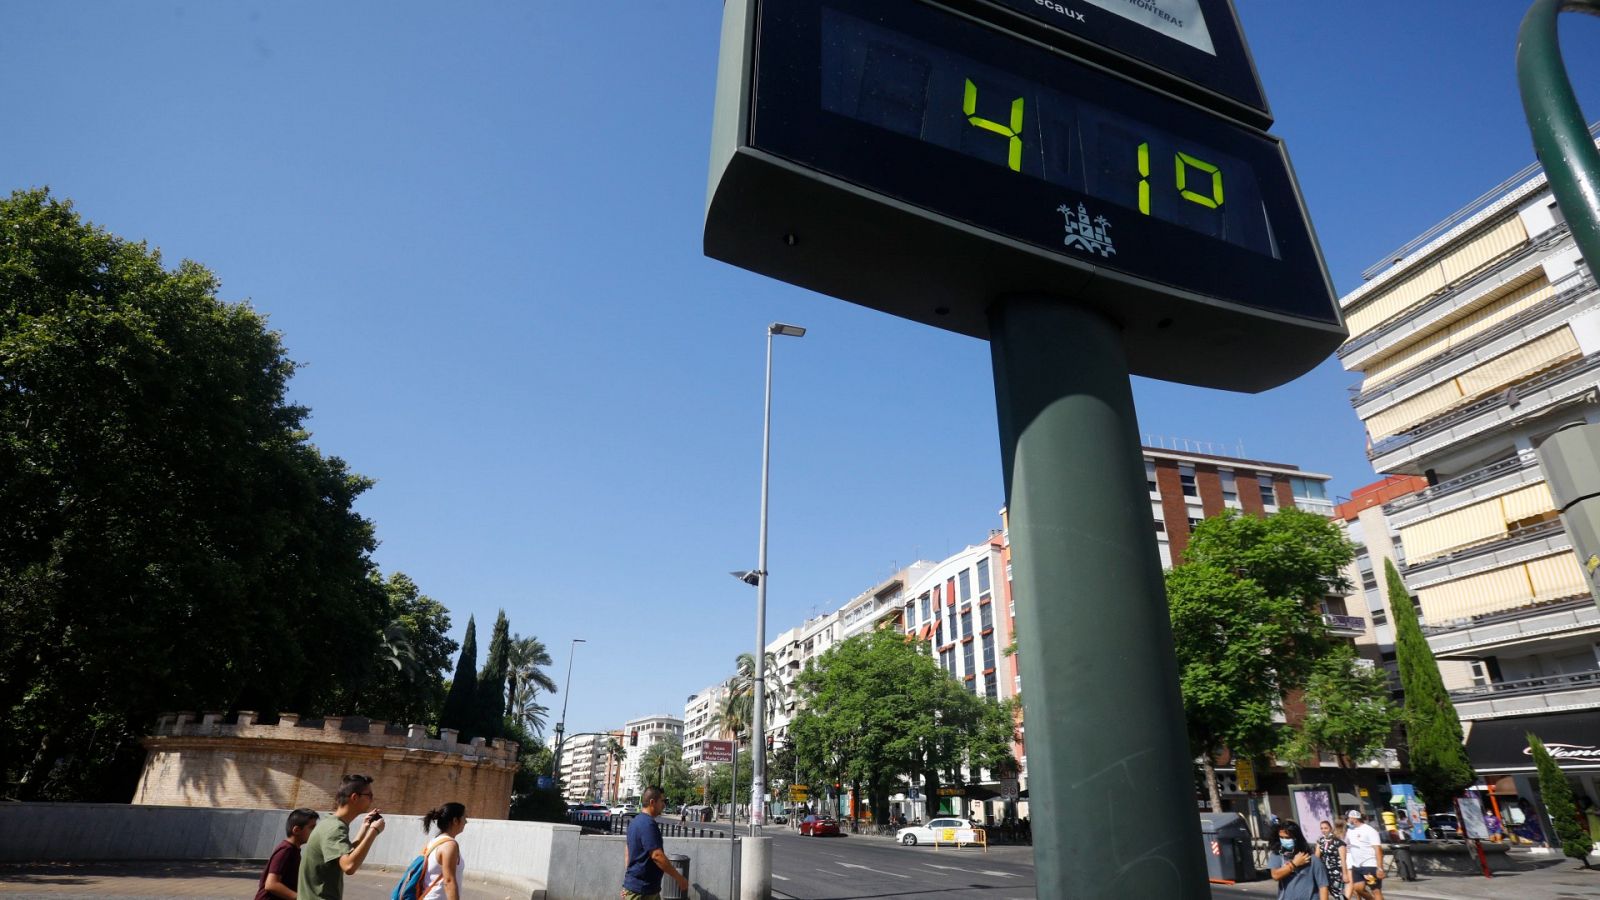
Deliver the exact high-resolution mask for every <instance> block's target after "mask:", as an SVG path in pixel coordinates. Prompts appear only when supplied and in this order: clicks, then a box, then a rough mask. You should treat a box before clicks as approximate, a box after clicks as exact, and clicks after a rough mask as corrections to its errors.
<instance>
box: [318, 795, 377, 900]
mask: <svg viewBox="0 0 1600 900" xmlns="http://www.w3.org/2000/svg"><path fill="white" fill-rule="evenodd" d="M333 799H334V803H335V804H336V806H337V808H336V809H335V810H334V812H333V815H331V816H328V817H326V818H324V819H323V820H322V821H321V822H319V823H318V824H317V828H316V830H315V831H313V832H311V838H310V839H309V840H307V841H306V845H305V848H304V849H303V850H301V852H300V889H299V894H298V897H299V900H344V877H345V876H346V875H354V874H355V873H356V870H358V869H360V868H361V863H362V862H364V861H365V860H366V858H367V851H369V850H371V849H372V843H373V841H375V840H377V837H378V835H379V833H381V832H382V831H383V816H382V815H381V814H380V813H379V812H378V810H376V809H374V808H373V805H372V804H373V800H372V779H371V778H368V777H367V776H365V775H346V776H345V777H344V783H343V784H341V785H339V793H338V794H337V795H335V796H334V798H333ZM362 814H365V815H366V818H365V819H363V820H362V821H361V831H360V833H358V834H357V835H356V839H355V842H354V843H351V841H350V823H351V822H353V821H355V819H356V817H357V816H360V815H362Z"/></svg>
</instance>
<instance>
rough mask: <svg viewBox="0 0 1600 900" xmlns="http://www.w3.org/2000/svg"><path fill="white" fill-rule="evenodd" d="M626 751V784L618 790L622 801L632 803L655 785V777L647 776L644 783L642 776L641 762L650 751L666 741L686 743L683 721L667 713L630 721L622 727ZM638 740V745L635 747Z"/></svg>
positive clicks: (650, 773)
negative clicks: (626, 800) (646, 788)
mask: <svg viewBox="0 0 1600 900" xmlns="http://www.w3.org/2000/svg"><path fill="white" fill-rule="evenodd" d="M622 733H623V734H624V735H625V738H624V739H623V750H624V751H626V753H627V756H624V757H623V758H622V783H621V787H619V788H618V790H617V796H618V797H619V798H621V799H632V798H634V797H637V796H639V795H640V794H641V793H643V792H644V789H645V787H646V786H647V785H648V784H652V783H654V782H655V773H654V772H648V773H645V778H644V779H641V778H640V774H639V761H640V760H642V759H644V755H645V754H646V753H648V752H649V751H650V748H651V747H653V746H655V745H656V744H658V743H660V742H662V741H666V740H677V741H680V742H681V741H682V740H683V720H682V719H680V718H678V717H677V716H669V715H667V714H665V713H661V714H659V715H654V716H644V717H643V718H639V719H630V720H628V724H626V725H624V726H622ZM635 736H637V738H638V743H634V737H635Z"/></svg>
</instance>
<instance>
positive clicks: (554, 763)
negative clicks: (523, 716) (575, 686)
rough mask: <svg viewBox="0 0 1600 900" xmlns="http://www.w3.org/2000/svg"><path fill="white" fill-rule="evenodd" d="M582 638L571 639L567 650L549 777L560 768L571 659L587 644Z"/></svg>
mask: <svg viewBox="0 0 1600 900" xmlns="http://www.w3.org/2000/svg"><path fill="white" fill-rule="evenodd" d="M587 643H589V642H588V641H586V640H584V639H583V638H573V639H572V644H571V646H570V647H569V648H568V649H567V681H566V684H565V685H563V687H564V688H565V689H566V692H567V693H566V696H565V697H562V698H561V720H560V721H559V722H556V750H555V752H554V753H552V754H550V777H551V778H554V777H556V770H557V769H559V768H561V735H562V733H563V732H565V731H566V730H567V701H569V700H571V699H572V659H573V657H575V656H577V655H578V645H579V644H587Z"/></svg>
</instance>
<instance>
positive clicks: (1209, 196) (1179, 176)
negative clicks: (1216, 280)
mask: <svg viewBox="0 0 1600 900" xmlns="http://www.w3.org/2000/svg"><path fill="white" fill-rule="evenodd" d="M977 111H978V86H977V85H975V84H973V83H972V79H970V78H968V79H966V89H965V90H964V91H963V92H962V96H961V112H962V113H963V114H964V115H966V117H967V122H969V123H970V124H971V125H972V126H973V127H975V128H982V129H983V130H984V131H989V132H993V133H995V134H998V135H1000V136H1001V137H1003V138H1005V139H1006V165H1007V166H1008V167H1009V168H1010V169H1011V171H1013V172H1021V171H1022V124H1023V117H1024V116H1023V98H1021V97H1018V98H1017V99H1015V100H1013V101H1011V117H1010V118H1011V121H1010V122H1005V123H1002V122H996V121H994V120H993V119H985V118H984V117H982V116H980V115H977ZM1138 152H1139V212H1142V213H1144V214H1145V215H1147V216H1148V215H1150V144H1149V143H1148V142H1146V143H1143V144H1140V145H1139V151H1138ZM1172 163H1173V183H1174V186H1175V187H1176V188H1177V189H1178V194H1179V195H1180V196H1182V197H1183V199H1185V200H1188V201H1190V202H1191V203H1198V204H1200V205H1201V206H1204V207H1206V208H1207V209H1218V208H1220V207H1221V206H1222V170H1221V169H1219V168H1218V167H1217V166H1215V165H1212V164H1211V163H1208V162H1206V161H1205V160H1203V159H1198V158H1196V157H1193V156H1190V155H1189V154H1187V153H1184V152H1183V151H1182V150H1179V151H1178V152H1177V153H1175V154H1173V158H1172ZM1191 169H1192V170H1194V171H1196V172H1203V173H1205V174H1206V175H1210V176H1211V185H1210V187H1211V190H1210V191H1209V192H1207V193H1200V192H1199V191H1195V190H1192V189H1191V183H1192V182H1195V181H1204V178H1203V176H1202V177H1200V178H1196V177H1194V176H1193V175H1191V174H1190V170H1191ZM1193 186H1194V187H1201V186H1202V185H1200V184H1194V185H1193Z"/></svg>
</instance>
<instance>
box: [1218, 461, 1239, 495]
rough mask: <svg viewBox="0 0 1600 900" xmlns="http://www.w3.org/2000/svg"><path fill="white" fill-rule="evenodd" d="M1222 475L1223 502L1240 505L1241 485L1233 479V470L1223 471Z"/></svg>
mask: <svg viewBox="0 0 1600 900" xmlns="http://www.w3.org/2000/svg"><path fill="white" fill-rule="evenodd" d="M1220 474H1221V476H1222V502H1223V503H1238V502H1239V485H1238V482H1236V481H1235V480H1234V478H1233V470H1231V469H1223V470H1222V471H1221V473H1220Z"/></svg>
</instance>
